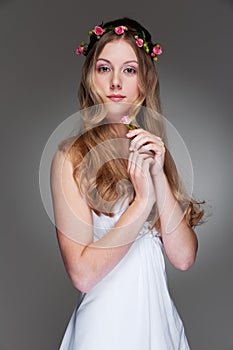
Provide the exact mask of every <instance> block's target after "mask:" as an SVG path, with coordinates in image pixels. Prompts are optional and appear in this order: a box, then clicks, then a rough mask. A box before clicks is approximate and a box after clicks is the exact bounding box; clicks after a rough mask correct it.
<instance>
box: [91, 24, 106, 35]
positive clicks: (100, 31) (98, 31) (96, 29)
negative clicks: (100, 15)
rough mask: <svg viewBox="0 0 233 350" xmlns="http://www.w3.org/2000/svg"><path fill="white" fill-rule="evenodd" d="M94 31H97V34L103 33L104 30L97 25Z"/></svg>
mask: <svg viewBox="0 0 233 350" xmlns="http://www.w3.org/2000/svg"><path fill="white" fill-rule="evenodd" d="M93 32H94V33H95V35H102V34H103V32H104V30H103V28H101V27H100V26H95V28H94V30H93Z"/></svg>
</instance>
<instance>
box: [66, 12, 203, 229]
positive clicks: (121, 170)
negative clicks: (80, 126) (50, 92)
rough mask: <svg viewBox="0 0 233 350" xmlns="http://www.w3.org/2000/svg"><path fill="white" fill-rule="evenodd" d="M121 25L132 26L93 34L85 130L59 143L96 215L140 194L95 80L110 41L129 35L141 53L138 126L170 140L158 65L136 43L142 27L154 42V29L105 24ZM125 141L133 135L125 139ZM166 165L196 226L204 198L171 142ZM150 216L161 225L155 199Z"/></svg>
mask: <svg viewBox="0 0 233 350" xmlns="http://www.w3.org/2000/svg"><path fill="white" fill-rule="evenodd" d="M119 25H124V26H127V27H128V30H127V31H125V32H124V34H122V35H120V36H118V35H116V34H115V33H114V31H109V32H107V33H106V34H104V35H103V36H102V37H101V38H100V39H99V40H97V39H96V40H95V38H94V39H93V38H91V40H92V41H91V42H90V44H89V47H88V53H87V57H86V60H85V62H84V65H83V68H82V77H81V82H80V87H79V101H80V109H81V116H82V119H83V123H84V129H85V132H84V133H82V134H81V135H79V136H78V137H76V138H71V139H69V140H65V141H64V142H62V144H61V145H60V149H62V150H63V151H65V152H66V155H67V156H68V157H69V159H70V160H71V162H72V164H73V177H74V179H75V181H76V184H77V186H78V188H79V190H80V191H81V193H82V194H83V196H85V198H86V201H87V203H88V205H89V206H90V208H91V209H92V210H94V211H95V213H96V214H97V215H100V214H105V215H108V216H113V215H114V209H113V208H114V206H115V203H116V202H118V200H119V199H120V198H121V199H122V200H123V201H124V200H125V199H127V200H128V201H129V203H131V202H132V201H133V199H134V195H135V193H134V189H133V187H132V184H131V182H130V179H129V174H128V172H127V162H128V161H127V159H126V158H124V157H122V153H121V150H120V147H119V142H118V140H119V134H118V132H117V127H113V125H112V124H109V123H105V116H106V109H105V107H104V101H103V97H102V92H101V91H99V90H98V89H97V87H96V84H95V67H96V61H97V59H98V57H99V55H100V53H101V51H102V50H103V48H104V46H105V45H106V44H107V43H109V42H110V41H113V40H125V41H127V42H128V43H129V44H130V45H131V47H132V48H133V49H134V51H135V53H136V56H137V59H138V64H139V69H138V86H139V96H138V99H137V101H135V103H134V105H132V106H131V108H130V115H133V116H135V120H136V124H137V125H138V126H139V127H141V128H143V129H145V130H148V131H149V132H151V133H153V134H155V135H157V136H159V137H161V138H162V140H163V141H164V143H165V146H166V145H167V136H166V130H165V125H164V120H163V118H162V115H161V102H160V88H159V79H158V74H157V70H156V67H155V64H154V62H153V61H152V59H151V57H150V55H148V54H147V53H146V52H145V50H144V49H143V48H139V47H138V46H137V45H136V43H135V38H134V36H135V35H138V34H139V33H140V31H142V30H143V31H144V33H145V34H146V38H147V42H149V43H150V42H151V36H150V33H149V32H148V31H147V30H146V29H145V28H144V27H142V26H141V25H140V24H139V23H138V22H136V21H134V20H131V19H127V18H123V19H119V20H116V21H112V22H109V23H106V24H105V25H104V27H109V26H113V27H116V26H119ZM89 107H92V108H89ZM126 142H129V141H127V140H126ZM164 171H165V174H166V176H167V178H168V181H169V184H170V186H171V189H172V191H173V194H174V197H175V198H176V200H177V201H178V203H179V205H180V206H181V208H182V209H183V211H184V215H185V218H186V222H187V223H188V224H189V225H190V226H191V227H193V226H196V225H198V224H200V223H201V222H202V217H203V214H204V210H201V208H200V206H201V204H202V203H204V202H198V201H197V200H195V199H194V198H191V197H190V196H189V195H188V194H187V192H186V190H185V188H184V186H183V185H182V182H181V179H180V177H179V174H178V171H177V168H176V165H175V162H174V160H173V158H172V156H171V154H170V152H169V150H168V147H166V153H165V163H164ZM149 220H150V221H151V222H152V225H153V226H155V227H156V229H157V230H159V229H160V220H159V217H158V213H157V208H156V205H154V207H153V209H152V211H151V213H150V216H149Z"/></svg>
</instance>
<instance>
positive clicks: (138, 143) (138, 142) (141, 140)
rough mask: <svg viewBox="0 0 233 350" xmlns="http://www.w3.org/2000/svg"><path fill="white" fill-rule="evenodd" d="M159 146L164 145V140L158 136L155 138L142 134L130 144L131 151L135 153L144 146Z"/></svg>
mask: <svg viewBox="0 0 233 350" xmlns="http://www.w3.org/2000/svg"><path fill="white" fill-rule="evenodd" d="M148 143H150V144H158V145H161V146H162V145H164V143H163V141H162V139H161V138H160V137H158V136H154V135H151V134H147V133H141V134H140V135H138V136H136V137H135V138H134V139H133V140H132V141H131V143H130V147H129V150H130V151H135V150H138V149H140V148H141V147H142V146H144V145H146V144H148Z"/></svg>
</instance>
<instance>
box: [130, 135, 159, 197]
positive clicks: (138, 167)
mask: <svg viewBox="0 0 233 350" xmlns="http://www.w3.org/2000/svg"><path fill="white" fill-rule="evenodd" d="M126 136H127V137H128V138H129V139H131V142H130V147H129V151H130V153H129V159H128V173H129V176H130V179H131V181H132V184H133V186H134V190H135V193H136V196H137V197H139V198H140V200H146V201H147V200H148V199H151V200H152V201H153V203H154V201H155V189H154V183H153V177H156V176H157V175H159V174H161V173H162V172H163V166H164V159H165V146H164V143H163V141H162V140H161V138H160V137H158V136H155V135H153V134H151V133H150V132H148V131H146V130H143V129H135V130H130V131H129V132H128V133H127V134H126ZM153 203H152V204H153Z"/></svg>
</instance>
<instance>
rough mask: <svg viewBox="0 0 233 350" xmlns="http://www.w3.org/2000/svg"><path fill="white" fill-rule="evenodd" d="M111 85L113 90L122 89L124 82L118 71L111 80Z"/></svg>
mask: <svg viewBox="0 0 233 350" xmlns="http://www.w3.org/2000/svg"><path fill="white" fill-rule="evenodd" d="M110 87H111V89H112V90H114V89H121V87H122V82H121V78H120V76H119V74H118V73H114V74H113V76H112V79H111V82H110Z"/></svg>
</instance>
